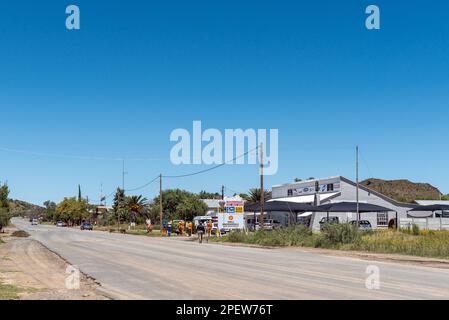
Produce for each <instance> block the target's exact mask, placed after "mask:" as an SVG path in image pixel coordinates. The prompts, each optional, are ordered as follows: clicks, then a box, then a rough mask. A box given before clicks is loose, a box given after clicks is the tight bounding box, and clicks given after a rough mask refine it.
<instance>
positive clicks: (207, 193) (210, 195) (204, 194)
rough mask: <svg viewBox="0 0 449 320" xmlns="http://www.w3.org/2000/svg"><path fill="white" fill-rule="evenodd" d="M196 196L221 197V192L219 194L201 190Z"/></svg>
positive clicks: (201, 197) (205, 197)
mask: <svg viewBox="0 0 449 320" xmlns="http://www.w3.org/2000/svg"><path fill="white" fill-rule="evenodd" d="M198 197H199V198H200V199H221V194H219V193H218V192H215V193H212V192H206V191H204V190H201V191H200V193H199V194H198Z"/></svg>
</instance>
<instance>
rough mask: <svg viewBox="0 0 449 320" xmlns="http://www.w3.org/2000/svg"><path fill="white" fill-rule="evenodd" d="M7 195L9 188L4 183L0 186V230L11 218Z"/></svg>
mask: <svg viewBox="0 0 449 320" xmlns="http://www.w3.org/2000/svg"><path fill="white" fill-rule="evenodd" d="M8 196H9V188H8V185H7V184H6V183H4V184H3V185H2V186H0V232H1V231H2V230H3V228H4V227H6V226H7V225H8V224H9V220H10V219H11V214H10V209H9V201H8Z"/></svg>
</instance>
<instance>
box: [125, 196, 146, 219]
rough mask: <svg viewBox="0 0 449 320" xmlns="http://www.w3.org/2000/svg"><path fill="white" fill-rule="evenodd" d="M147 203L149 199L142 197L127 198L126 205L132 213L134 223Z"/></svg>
mask: <svg viewBox="0 0 449 320" xmlns="http://www.w3.org/2000/svg"><path fill="white" fill-rule="evenodd" d="M146 203H147V198H143V197H142V196H141V195H140V196H130V197H126V199H125V205H126V207H127V208H128V209H129V210H130V211H131V218H132V221H133V222H136V221H137V215H138V214H139V213H141V211H142V210H143V208H144V207H145V205H146Z"/></svg>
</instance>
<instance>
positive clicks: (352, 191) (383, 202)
mask: <svg viewBox="0 0 449 320" xmlns="http://www.w3.org/2000/svg"><path fill="white" fill-rule="evenodd" d="M345 180H347V179H344V178H342V177H330V178H324V179H317V180H309V181H301V182H296V183H289V184H284V185H278V186H273V188H272V195H273V199H275V198H286V197H289V196H302V195H311V194H315V181H318V184H319V186H320V189H321V191H320V192H319V194H326V193H329V192H339V193H340V195H339V196H337V197H335V198H333V199H330V200H324V201H322V202H321V204H325V203H330V202H343V201H348V202H355V201H356V186H355V185H354V184H351V183H349V182H347V181H345ZM328 184H332V185H333V190H332V191H329V190H325V186H326V185H328ZM289 190H290V191H289ZM292 190H294V191H293V192H294V194H293V195H292ZM359 201H360V202H365V203H371V204H375V205H379V206H382V207H386V208H389V209H391V210H392V211H391V212H388V213H387V223H388V222H389V221H390V220H392V219H395V218H396V213H395V212H394V211H397V212H398V218H399V220H400V219H401V218H406V217H407V211H408V210H410V209H411V208H412V207H411V206H406V205H405V204H404V205H400V204H399V203H397V202H395V201H393V200H391V201H390V200H388V199H384V198H382V197H380V196H378V195H377V194H375V193H372V192H368V191H366V190H363V189H361V188H359ZM326 216H327V213H326V212H316V213H314V215H313V217H312V220H311V225H312V230H314V231H318V230H319V228H320V226H319V221H320V220H321V219H322V218H323V217H326ZM330 216H334V217H338V218H339V220H340V222H350V221H352V220H356V219H357V217H356V214H355V213H330ZM361 219H362V220H368V221H369V222H370V223H371V225H372V226H373V228H385V227H386V226H383V225H378V214H377V212H370V213H362V214H361ZM283 221H285V222H286V221H287V220H285V219H283Z"/></svg>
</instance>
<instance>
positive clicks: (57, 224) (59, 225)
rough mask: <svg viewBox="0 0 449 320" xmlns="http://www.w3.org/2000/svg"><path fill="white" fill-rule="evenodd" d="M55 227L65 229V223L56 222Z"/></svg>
mask: <svg viewBox="0 0 449 320" xmlns="http://www.w3.org/2000/svg"><path fill="white" fill-rule="evenodd" d="M56 226H57V227H67V223H65V222H63V221H58V222H56Z"/></svg>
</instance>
